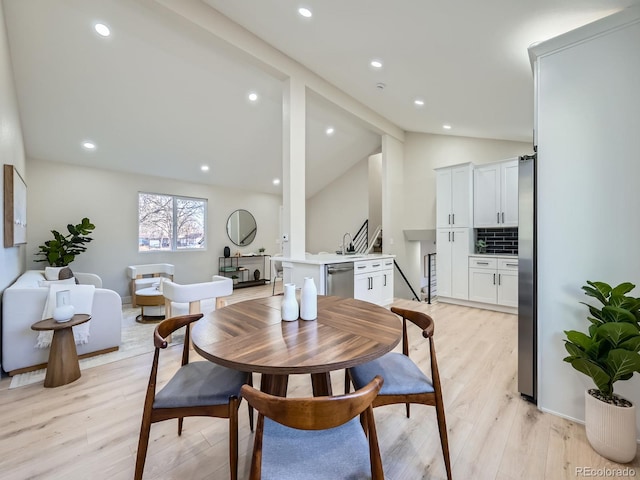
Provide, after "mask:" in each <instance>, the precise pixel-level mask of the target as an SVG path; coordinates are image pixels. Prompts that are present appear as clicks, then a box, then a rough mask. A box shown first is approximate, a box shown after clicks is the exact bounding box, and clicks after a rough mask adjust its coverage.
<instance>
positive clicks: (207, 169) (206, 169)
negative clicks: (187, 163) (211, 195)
mask: <svg viewBox="0 0 640 480" xmlns="http://www.w3.org/2000/svg"><path fill="white" fill-rule="evenodd" d="M200 170H202V171H203V172H208V171H209V165H202V166H201V167H200Z"/></svg>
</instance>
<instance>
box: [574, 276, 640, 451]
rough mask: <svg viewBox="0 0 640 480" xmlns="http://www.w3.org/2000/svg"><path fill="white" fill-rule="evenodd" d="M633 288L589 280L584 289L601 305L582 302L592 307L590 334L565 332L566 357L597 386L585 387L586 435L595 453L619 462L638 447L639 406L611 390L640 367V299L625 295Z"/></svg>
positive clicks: (626, 284) (589, 318)
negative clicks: (595, 305) (637, 416)
mask: <svg viewBox="0 0 640 480" xmlns="http://www.w3.org/2000/svg"><path fill="white" fill-rule="evenodd" d="M634 288H635V285H634V284H632V283H628V282H626V283H621V284H620V285H618V286H616V287H611V286H610V285H607V284H606V283H603V282H590V281H587V285H585V286H583V287H582V290H584V292H585V294H586V295H588V296H590V297H593V298H595V299H596V300H598V301H599V302H600V304H601V305H602V306H599V307H594V306H593V305H589V304H587V303H585V302H580V303H582V304H584V305H586V306H587V307H588V309H589V313H590V314H591V316H588V317H587V319H588V320H589V322H590V323H591V325H589V329H588V332H587V333H583V332H578V331H575V330H569V331H565V334H566V336H567V338H566V339H565V340H564V342H565V348H566V349H567V351H568V352H569V356H568V357H566V358H564V361H565V362H568V363H570V364H571V365H572V366H573V368H575V369H576V370H578V371H579V372H582V373H584V374H585V375H587V376H589V377H590V378H591V379H592V380H593V383H594V384H595V386H596V388H592V389H588V390H587V391H586V392H585V428H586V432H587V439H588V440H589V443H590V444H591V446H592V447H593V448H594V450H595V451H596V452H598V453H599V454H600V455H602V456H604V457H606V458H608V459H610V460H613V461H615V462H619V463H627V462H630V461H631V460H633V458H634V457H635V455H636V447H637V446H636V407H635V405H633V404H632V403H631V402H630V401H629V400H627V399H625V398H623V397H621V396H619V395H617V394H615V393H614V391H613V385H614V384H615V383H616V382H617V381H619V380H629V379H630V378H631V377H632V376H633V374H634V373H635V372H640V354H639V353H638V352H640V325H639V322H640V298H635V297H632V296H629V295H627V293H629V292H631V291H632V290H633V289H634Z"/></svg>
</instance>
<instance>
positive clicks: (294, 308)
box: [280, 283, 298, 322]
mask: <svg viewBox="0 0 640 480" xmlns="http://www.w3.org/2000/svg"><path fill="white" fill-rule="evenodd" d="M280 313H281V315H282V320H284V321H286V322H293V321H295V320H298V301H297V300H296V285H295V283H285V284H284V296H283V297H282V305H281V306H280Z"/></svg>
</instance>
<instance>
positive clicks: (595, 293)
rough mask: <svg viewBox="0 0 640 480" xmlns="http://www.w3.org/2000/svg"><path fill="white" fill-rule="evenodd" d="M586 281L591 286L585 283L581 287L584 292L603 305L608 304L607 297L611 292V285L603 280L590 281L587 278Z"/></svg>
mask: <svg viewBox="0 0 640 480" xmlns="http://www.w3.org/2000/svg"><path fill="white" fill-rule="evenodd" d="M587 283H588V284H589V285H591V287H593V288H591V287H587V286H586V285H585V286H584V287H582V289H583V290H584V292H585V294H587V295H589V296H590V297H594V298H597V299H598V300H600V302H601V303H602V304H603V305H608V302H607V297H608V296H609V294H610V293H611V286H610V285H607V284H606V283H604V282H590V281H589V280H587Z"/></svg>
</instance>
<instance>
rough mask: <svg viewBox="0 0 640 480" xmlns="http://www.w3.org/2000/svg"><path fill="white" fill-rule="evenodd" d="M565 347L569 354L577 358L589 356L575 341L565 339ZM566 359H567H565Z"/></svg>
mask: <svg viewBox="0 0 640 480" xmlns="http://www.w3.org/2000/svg"><path fill="white" fill-rule="evenodd" d="M564 347H565V348H566V349H567V352H569V355H571V357H575V358H586V357H587V354H586V352H585V351H584V350H582V349H581V348H580V347H579V346H577V345H576V344H575V343H571V342H568V341H566V340H565V342H564ZM572 359H573V358H572ZM565 361H567V360H566V359H565Z"/></svg>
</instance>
